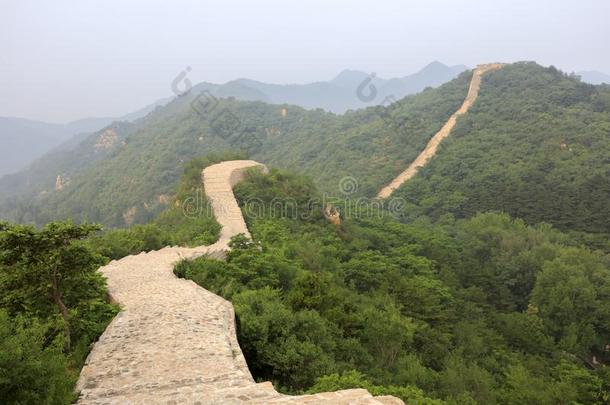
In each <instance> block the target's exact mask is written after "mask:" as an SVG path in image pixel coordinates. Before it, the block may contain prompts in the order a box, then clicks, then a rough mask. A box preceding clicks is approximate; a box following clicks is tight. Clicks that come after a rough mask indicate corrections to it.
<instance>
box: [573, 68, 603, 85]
mask: <svg viewBox="0 0 610 405" xmlns="http://www.w3.org/2000/svg"><path fill="white" fill-rule="evenodd" d="M576 74H577V75H578V76H580V79H581V80H582V81H583V82H586V83H590V84H602V83H608V84H610V75H608V74H606V73H603V72H598V71H595V70H588V71H581V72H578V73H576Z"/></svg>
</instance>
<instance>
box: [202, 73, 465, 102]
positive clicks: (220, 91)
mask: <svg viewBox="0 0 610 405" xmlns="http://www.w3.org/2000/svg"><path fill="white" fill-rule="evenodd" d="M466 69H468V68H467V67H466V66H464V65H457V66H446V65H444V64H442V63H440V62H436V61H435V62H432V63H430V64H429V65H427V66H425V67H424V68H423V69H421V70H420V71H418V72H416V73H413V74H411V75H408V76H404V77H399V78H390V79H384V78H380V77H378V76H376V75H374V74H373V73H370V74H369V73H365V72H361V71H357V70H349V69H346V70H344V71H342V72H341V73H339V74H338V75H337V76H336V77H335V78H334V79H332V80H330V81H328V82H314V83H307V84H269V83H263V82H259V81H256V80H251V79H237V80H233V81H230V82H227V83H225V84H221V85H218V84H212V83H200V84H198V85H197V86H195V87H193V90H192V91H193V92H195V93H200V92H202V91H207V92H209V93H211V94H212V95H214V96H216V97H235V98H236V99H238V100H248V101H264V102H267V103H271V104H294V105H298V106H300V107H303V108H308V109H313V108H322V109H324V110H327V111H331V112H334V113H343V112H345V111H347V110H350V109H352V110H353V109H358V108H364V107H368V106H373V105H378V104H382V103H388V102H390V101H391V100H394V99H395V100H398V99H401V98H403V97H405V96H407V95H410V94H415V93H418V92H420V91H422V90H423V89H425V88H426V87H436V86H438V85H441V84H443V83H445V82H447V81H449V80H451V79H453V78H455V77H456V76H457V75H458V74H460V73H461V72H463V71H464V70H466ZM369 78H370V79H371V80H370V84H372V85H373V86H374V89H375V90H374V92H375V96H374V97H372V98H371V99H370V100H369V97H370V96H371V94H372V93H367V94H365V97H359V95H358V87H359V86H360V85H361V84H363V83H364V82H365V81H366V80H367V79H369ZM365 87H366V88H367V92H368V91H370V90H369V89H368V83H365ZM388 97H391V98H388Z"/></svg>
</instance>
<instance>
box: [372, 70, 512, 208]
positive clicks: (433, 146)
mask: <svg viewBox="0 0 610 405" xmlns="http://www.w3.org/2000/svg"><path fill="white" fill-rule="evenodd" d="M502 66H504V65H503V64H502V63H489V64H485V65H479V66H477V67H476V69H474V71H473V72H472V79H471V80H470V87H469V88H468V94H467V95H466V98H465V99H464V102H463V103H462V106H461V107H460V108H459V109H458V110H457V111H456V112H454V113H453V114H452V115H451V117H449V119H448V120H447V122H445V124H444V125H443V126H442V127H441V129H440V130H439V131H438V132H437V133H436V134H434V136H433V137H432V138H430V140H429V141H428V144H427V145H426V147H425V148H424V150H423V151H421V153H420V154H419V155H417V157H416V158H415V160H414V161H413V162H411V164H410V165H409V167H407V168H406V169H405V170H404V171H403V172H402V173H400V174H399V175H398V176H396V178H394V180H392V181H391V182H390V184H388V185H387V186H385V187H384V188H382V189H381V190H380V191H379V193H377V197H378V198H388V197H389V196H390V195H391V194H392V193H393V192H394V190H396V189H397V188H399V187H400V186H401V185H402V184H403V183H404V182H405V181H407V180H409V179H410V178H412V177H413V176H415V173H417V169H419V168H420V167H422V166H425V165H426V163H428V161H429V160H430V159H431V158H432V157H433V156H434V155H435V154H436V150H437V149H438V145H440V143H441V142H442V141H443V139H445V138H447V137H448V136H449V134H451V130H452V129H453V127H455V124H456V122H457V119H458V117H459V116H460V115H463V114H466V112H468V110H469V109H470V107H471V106H472V105H473V104H474V102H475V101H476V99H477V97H478V95H479V88H480V87H481V78H482V77H483V74H485V73H486V72H488V71H490V70H495V69H500V68H501V67H502Z"/></svg>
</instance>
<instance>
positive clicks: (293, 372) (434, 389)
mask: <svg viewBox="0 0 610 405" xmlns="http://www.w3.org/2000/svg"><path fill="white" fill-rule="evenodd" d="M235 194H236V196H237V198H238V200H239V201H240V203H241V204H242V206H244V208H246V203H247V202H249V201H257V203H258V204H260V203H261V202H262V203H266V204H271V203H272V201H273V199H275V204H277V201H286V204H287V206H286V207H285V209H283V210H282V209H276V210H275V211H273V215H271V212H270V211H261V210H256V211H252V210H249V209H245V213H246V215H247V216H246V220H247V222H248V226H249V229H250V230H251V233H252V235H253V239H254V241H253V242H251V241H249V240H247V239H245V238H243V237H236V238H234V239H233V241H232V246H233V250H232V251H231V252H230V253H229V256H228V258H227V261H226V262H221V261H216V260H211V259H206V258H201V259H197V260H195V261H193V262H181V263H180V264H179V265H178V266H177V267H176V269H175V272H176V274H177V275H179V276H181V277H186V278H189V279H192V280H193V281H195V282H196V283H198V284H200V285H201V286H203V287H205V288H206V289H209V290H211V291H213V292H215V293H217V294H220V295H222V296H224V297H226V298H227V299H229V300H231V301H232V303H233V305H234V306H235V311H236V316H237V319H238V339H239V341H240V345H241V348H242V350H243V352H244V355H245V356H246V359H247V362H248V365H249V367H250V370H251V371H252V373H253V374H254V376H255V377H256V378H258V379H262V380H272V381H274V383H275V385H276V386H277V387H279V388H280V389H282V390H284V391H286V392H303V391H309V392H319V391H328V390H334V389H341V388H348V387H357V386H360V387H365V388H367V389H370V390H371V391H372V392H374V393H376V394H383V393H386V394H392V395H397V396H400V397H402V398H403V399H405V400H406V402H407V403H411V402H413V403H442V401H446V402H448V403H460V404H465V403H468V404H471V403H480V404H493V403H502V404H524V403H536V404H568V403H582V404H602V403H607V402H608V401H610V397H608V392H610V369H609V368H608V367H606V366H602V365H601V364H599V365H597V366H596V367H595V369H590V368H589V365H590V364H591V362H592V356H596V358H597V360H598V361H601V362H605V361H608V357H609V356H608V353H607V351H605V345H607V344H608V343H609V342H610V326H609V324H608V322H607V319H608V318H609V316H610V271H609V270H610V262H608V257H607V256H604V255H603V254H602V253H601V252H595V251H591V250H588V249H586V248H584V247H581V246H578V245H577V244H576V243H574V242H573V241H572V240H571V239H569V238H568V236H566V235H565V234H563V233H561V232H559V231H557V230H555V229H553V228H552V227H551V226H549V225H544V224H542V225H537V226H528V225H526V224H525V223H524V222H523V221H522V220H514V219H511V218H510V217H509V216H508V215H506V214H494V213H487V214H478V215H475V216H474V217H472V218H471V219H467V220H457V221H456V220H453V219H451V218H450V217H448V216H445V217H443V219H442V220H441V221H439V222H437V223H432V222H430V220H428V219H426V218H420V219H419V220H417V221H415V222H412V223H409V224H401V223H399V222H397V221H396V220H394V219H393V218H392V217H391V216H375V217H372V216H370V215H367V211H366V210H364V209H363V210H362V211H360V212H359V214H358V213H355V215H354V217H353V218H343V221H342V223H341V225H340V226H338V227H336V226H333V225H330V224H329V223H327V222H326V221H325V219H324V218H323V216H322V215H321V213H320V211H319V208H320V207H315V205H314V206H312V205H310V204H307V201H311V199H315V198H316V197H317V192H316V191H315V188H314V187H313V185H312V184H311V183H310V182H309V181H308V180H307V179H305V178H302V177H299V176H295V175H292V174H288V173H283V172H278V171H272V172H271V174H270V175H267V176H265V175H262V174H260V173H258V172H256V171H253V172H251V173H250V174H249V176H248V177H247V180H246V181H244V182H242V183H240V184H238V185H237V186H236V188H235ZM278 199H279V200H278ZM314 201H315V200H314ZM295 202H296V203H295ZM259 206H260V205H259ZM265 206H269V205H265ZM295 209H297V210H299V214H301V215H294V212H295V211H294V210H295ZM307 210H310V211H307ZM261 213H263V214H262V215H261ZM426 398H427V399H426ZM434 401H436V402H434Z"/></svg>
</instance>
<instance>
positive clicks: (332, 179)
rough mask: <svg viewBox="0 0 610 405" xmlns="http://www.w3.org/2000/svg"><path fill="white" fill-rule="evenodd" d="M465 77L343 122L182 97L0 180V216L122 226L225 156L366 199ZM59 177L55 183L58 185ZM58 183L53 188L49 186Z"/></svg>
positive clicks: (430, 128) (409, 152)
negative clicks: (344, 183) (197, 160)
mask: <svg viewBox="0 0 610 405" xmlns="http://www.w3.org/2000/svg"><path fill="white" fill-rule="evenodd" d="M470 76H471V73H470V72H464V73H463V74H462V75H460V76H459V77H458V78H457V79H455V80H453V81H451V82H449V83H446V84H445V85H443V86H441V87H439V88H437V89H427V90H426V91H424V92H422V93H420V94H418V95H416V96H410V97H407V98H404V99H402V100H400V101H397V102H395V103H393V104H392V105H390V106H387V107H383V106H379V107H372V108H368V109H364V110H358V111H355V112H348V113H346V114H344V115H335V114H332V113H327V112H324V111H322V110H313V111H307V110H305V109H303V108H300V107H296V106H289V105H269V104H265V103H262V102H245V101H237V100H235V99H230V98H229V99H219V98H216V97H214V96H211V95H209V94H206V93H203V94H201V95H192V94H189V95H185V96H183V97H180V98H178V99H176V100H174V101H173V102H172V103H170V104H168V105H167V106H165V107H163V108H158V109H157V110H156V111H154V112H153V113H151V114H149V115H148V116H147V117H146V118H145V119H142V120H140V121H138V122H136V123H116V124H113V125H112V126H110V127H108V128H106V129H104V130H102V131H100V132H98V133H96V134H94V135H92V136H91V137H89V138H88V139H86V140H85V141H83V142H82V143H81V144H80V146H79V147H78V148H77V149H76V150H75V151H72V152H65V151H60V152H58V153H56V154H54V155H52V156H50V157H48V158H47V159H46V160H45V161H39V162H37V163H36V164H34V165H33V166H32V167H31V168H30V170H28V171H26V172H23V173H20V174H17V175H14V176H7V177H5V178H4V179H2V181H1V182H0V193H1V194H2V195H4V196H7V197H5V198H4V200H3V201H2V203H1V204H0V217H1V218H5V219H9V220H12V221H18V222H36V223H45V222H48V221H49V220H51V219H55V218H66V217H71V218H75V219H77V220H78V219H88V220H90V221H96V222H102V223H104V224H106V225H125V224H128V223H131V222H132V221H133V222H136V223H137V222H146V221H147V220H148V219H150V218H152V217H153V216H154V215H155V214H156V213H158V212H159V211H160V210H162V209H163V208H164V204H165V202H166V201H168V199H167V198H166V195H167V194H170V193H172V192H173V190H174V187H175V184H176V183H177V181H178V179H179V177H180V174H181V172H182V167H183V163H184V162H186V161H188V160H190V159H192V158H193V157H196V156H202V155H206V154H209V153H210V152H216V151H226V150H242V151H246V152H247V153H248V154H249V155H250V157H252V158H254V159H257V160H259V161H262V162H266V163H272V164H273V165H276V166H280V167H290V168H297V169H299V170H300V171H303V172H304V173H307V174H308V175H311V176H312V177H313V178H315V179H316V180H317V182H318V184H320V185H321V186H322V187H323V188H324V189H326V190H331V191H334V192H335V193H336V192H337V183H338V181H339V179H340V178H341V177H342V176H346V175H351V176H354V177H356V178H357V180H358V182H359V183H360V190H361V192H362V193H369V194H373V193H374V192H375V189H376V188H377V187H378V186H379V184H382V183H383V182H385V181H387V180H389V179H390V178H391V177H392V176H393V175H394V174H395V173H396V172H397V171H399V170H401V169H402V167H403V166H404V165H406V164H408V162H410V161H411V160H412V159H413V158H414V157H415V156H416V154H417V151H418V150H419V149H421V148H423V146H424V145H425V143H426V141H427V140H428V138H430V137H431V136H432V135H433V134H434V133H435V132H436V131H437V130H438V129H439V128H440V127H441V125H442V124H443V122H444V121H445V120H446V119H447V118H448V117H449V116H450V115H451V113H452V112H453V111H455V109H457V108H458V107H459V105H460V104H461V102H462V100H463V98H464V97H465V95H466V92H467V89H468V83H469V80H470ZM58 176H60V177H59V180H60V181H59V182H58V181H57V180H58ZM57 186H59V187H57Z"/></svg>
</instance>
